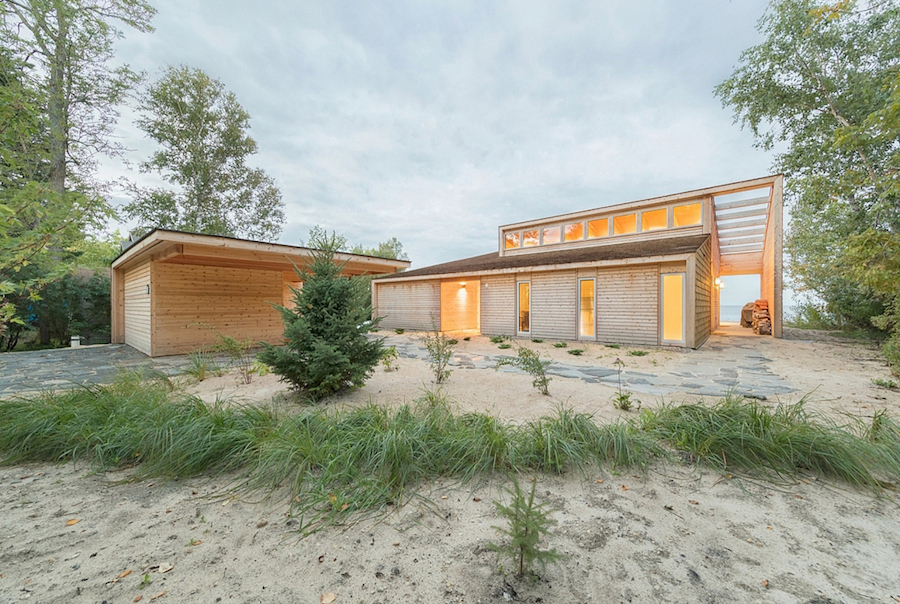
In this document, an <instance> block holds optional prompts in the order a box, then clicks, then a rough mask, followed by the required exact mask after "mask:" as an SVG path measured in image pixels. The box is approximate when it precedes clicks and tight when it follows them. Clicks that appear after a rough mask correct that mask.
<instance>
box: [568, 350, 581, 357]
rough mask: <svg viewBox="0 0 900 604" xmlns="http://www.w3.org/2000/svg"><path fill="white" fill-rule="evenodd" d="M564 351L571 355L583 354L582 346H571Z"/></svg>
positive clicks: (578, 355)
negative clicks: (570, 348) (571, 347)
mask: <svg viewBox="0 0 900 604" xmlns="http://www.w3.org/2000/svg"><path fill="white" fill-rule="evenodd" d="M566 352H568V353H569V354H571V355H573V356H576V357H580V356H581V355H583V354H584V348H573V349H572V350H567V351H566Z"/></svg>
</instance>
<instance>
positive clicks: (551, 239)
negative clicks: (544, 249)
mask: <svg viewBox="0 0 900 604" xmlns="http://www.w3.org/2000/svg"><path fill="white" fill-rule="evenodd" d="M560 241H562V234H561V232H560V228H559V227H558V226H555V227H546V228H545V229H544V245H550V244H553V243H559V242H560Z"/></svg>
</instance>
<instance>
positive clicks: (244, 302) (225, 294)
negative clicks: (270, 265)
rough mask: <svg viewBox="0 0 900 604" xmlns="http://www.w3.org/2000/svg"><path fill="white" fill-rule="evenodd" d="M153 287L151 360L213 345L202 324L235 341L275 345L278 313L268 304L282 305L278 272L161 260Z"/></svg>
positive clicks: (281, 331)
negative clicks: (236, 339) (154, 298)
mask: <svg viewBox="0 0 900 604" xmlns="http://www.w3.org/2000/svg"><path fill="white" fill-rule="evenodd" d="M153 276H154V279H153V281H154V282H153V287H154V288H155V291H156V308H157V313H156V316H155V317H154V325H153V356H162V355H168V354H181V353H184V352H191V351H193V350H196V349H197V348H198V347H200V346H202V345H207V344H211V343H213V342H214V341H215V338H216V336H215V333H214V332H212V331H210V330H209V329H203V328H200V327H196V326H194V327H187V326H190V325H194V324H196V323H203V324H206V325H210V326H212V327H215V328H216V329H218V330H219V331H221V332H222V333H223V334H225V335H229V336H232V337H234V338H238V339H243V338H253V340H254V341H257V342H258V341H265V342H269V343H272V344H278V343H281V342H282V341H283V338H284V323H283V321H282V320H281V315H280V314H279V313H278V311H277V310H276V309H275V308H273V307H272V305H271V304H269V303H268V302H269V301H271V302H274V303H276V304H280V303H281V302H282V301H283V295H284V291H283V284H282V274H281V271H265V270H257V269H249V268H228V267H218V266H198V265H189V264H173V263H165V262H159V263H156V265H155V266H154V275H153Z"/></svg>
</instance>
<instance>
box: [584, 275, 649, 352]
mask: <svg viewBox="0 0 900 604" xmlns="http://www.w3.org/2000/svg"><path fill="white" fill-rule="evenodd" d="M597 339H598V340H599V341H601V342H611V343H613V342H622V343H628V344H645V345H648V346H655V345H657V344H659V266H658V265H656V264H649V265H643V266H634V267H627V268H621V269H619V268H614V269H600V270H599V271H598V272H597Z"/></svg>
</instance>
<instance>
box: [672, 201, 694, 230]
mask: <svg viewBox="0 0 900 604" xmlns="http://www.w3.org/2000/svg"><path fill="white" fill-rule="evenodd" d="M700 221H701V216H700V203H699V202H698V203H692V204H688V205H686V206H675V207H674V208H672V226H675V227H683V226H694V225H697V224H700Z"/></svg>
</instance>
